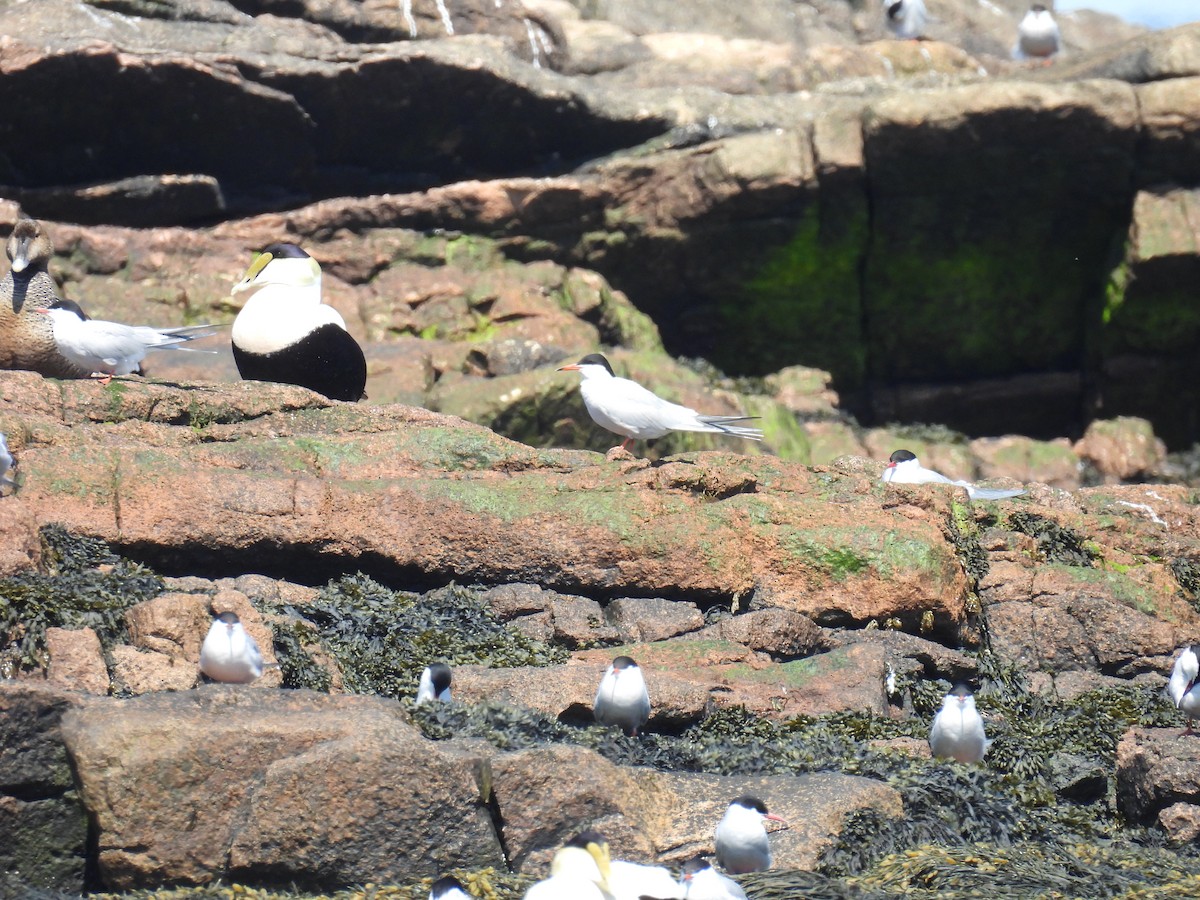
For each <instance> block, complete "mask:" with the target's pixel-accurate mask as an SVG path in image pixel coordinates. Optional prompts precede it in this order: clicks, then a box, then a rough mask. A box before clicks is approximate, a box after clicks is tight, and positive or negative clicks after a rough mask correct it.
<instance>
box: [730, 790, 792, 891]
mask: <svg viewBox="0 0 1200 900" xmlns="http://www.w3.org/2000/svg"><path fill="white" fill-rule="evenodd" d="M767 820H770V821H772V822H780V823H782V824H784V825H787V822H785V821H784V820H783V819H781V818H780V817H779V816H777V815H775V814H774V813H772V812H768V811H767V805H766V804H765V803H763V802H762V801H761V800H759V799H758V798H757V797H751V796H748V795H747V796H743V797H738V798H737V799H736V800H734V801H733V802H732V803H730V804H729V808H728V809H726V810H725V815H724V816H723V817H722V819H721V821H720V822H719V823H718V824H717V831H716V843H717V862H718V863H720V864H721V867H722V868H723V869H724V870H725V871H726V872H729V873H730V874H731V875H741V874H743V873H745V872H765V871H766V870H767V869H769V868H771V842H770V840H769V839H768V837H767V827H766V825H765V824H763V823H764V822H766V821H767Z"/></svg>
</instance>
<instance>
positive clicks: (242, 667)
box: [200, 612, 263, 684]
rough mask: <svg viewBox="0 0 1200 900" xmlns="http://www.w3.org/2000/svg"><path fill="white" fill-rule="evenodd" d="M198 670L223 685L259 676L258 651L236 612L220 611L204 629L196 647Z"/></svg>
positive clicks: (260, 655) (260, 666)
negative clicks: (198, 661)
mask: <svg viewBox="0 0 1200 900" xmlns="http://www.w3.org/2000/svg"><path fill="white" fill-rule="evenodd" d="M200 671H201V672H203V673H204V674H205V675H207V676H208V677H209V678H211V679H212V680H213V681H221V682H224V683H226V684H249V683H250V682H252V681H254V680H255V679H256V678H258V677H259V676H261V675H262V673H263V658H262V653H261V652H260V651H259V649H258V644H256V643H255V642H254V638H252V637H250V635H249V634H248V633H247V632H246V628H245V626H243V625H242V623H241V621H240V620H239V619H238V617H237V614H236V613H232V612H223V613H221V614H220V615H219V616H217V618H216V619H215V620H214V621H213V623H212V627H210V628H209V629H208V634H207V636H205V638H204V643H203V644H202V645H201V646H200Z"/></svg>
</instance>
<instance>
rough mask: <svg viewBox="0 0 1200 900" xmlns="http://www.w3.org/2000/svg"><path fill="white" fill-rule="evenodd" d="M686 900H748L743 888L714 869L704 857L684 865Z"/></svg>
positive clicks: (690, 860)
mask: <svg viewBox="0 0 1200 900" xmlns="http://www.w3.org/2000/svg"><path fill="white" fill-rule="evenodd" d="M683 889H684V895H683V896H684V900H746V892H745V891H743V890H742V886H741V885H740V884H738V883H737V882H736V881H734V880H733V879H732V878H729V877H727V876H725V875H722V874H721V873H720V872H718V871H717V870H716V869H714V868H713V867H712V865H711V864H710V863H709V861H708V860H707V859H705V858H704V857H703V856H693V857H692V858H691V859H689V860H688V861H687V862H685V863H684V864H683Z"/></svg>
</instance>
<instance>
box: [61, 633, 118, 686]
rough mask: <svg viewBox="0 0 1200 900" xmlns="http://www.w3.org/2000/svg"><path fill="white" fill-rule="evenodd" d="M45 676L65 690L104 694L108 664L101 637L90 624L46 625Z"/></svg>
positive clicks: (107, 684)
mask: <svg viewBox="0 0 1200 900" xmlns="http://www.w3.org/2000/svg"><path fill="white" fill-rule="evenodd" d="M46 652H47V653H48V654H49V656H50V660H49V663H48V664H47V666H46V680H47V681H48V682H50V683H51V684H54V685H57V686H58V687H62V688H65V689H67V690H74V691H83V692H85V693H89V694H107V693H108V688H109V681H108V667H107V666H106V665H105V663H104V651H103V649H102V648H101V646H100V638H98V637H97V636H96V632H95V631H93V630H92V629H91V628H78V629H67V628H47V629H46Z"/></svg>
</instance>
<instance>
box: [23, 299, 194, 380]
mask: <svg viewBox="0 0 1200 900" xmlns="http://www.w3.org/2000/svg"><path fill="white" fill-rule="evenodd" d="M37 312H39V313H43V314H44V315H47V316H49V317H50V321H51V323H52V324H53V326H54V342H55V344H57V345H58V352H59V353H61V354H62V355H63V356H64V357H66V358H67V359H69V360H70V361H71V362H72V363H74V364H75V365H77V366H79V368H81V369H84V370H86V371H87V372H90V373H91V374H92V376H93V377H96V378H100V379H101V380H102V381H103V382H104V383H105V384H107V383H108V381H109V380H110V379H111V378H112V377H113V376H114V375H128V374H130V373H131V372H136V371H137V370H138V367H139V366H140V365H141V362H142V360H143V359H145V358H146V354H147V353H149V352H150V351H151V350H193V351H195V350H196V348H193V347H181V346H180V344H184V343H186V342H188V341H192V340H195V339H196V338H202V337H208V336H210V335H212V334H214V333H215V332H213V331H205V330H204V329H206V328H209V327H210V326H208V325H185V326H183V327H180V328H151V327H150V326H148V325H122V324H121V323H119V322H106V321H104V320H103V319H90V318H88V317H87V315H86V314H85V313H84V311H83V310H82V309H80V308H79V304H78V303H76V302H75V301H73V300H57V301H55V302H54V303H53V304H52V305H51V306H49V307H46V308H43V309H39V310H37ZM197 352H201V353H212V352H215V351H211V350H200V351H197Z"/></svg>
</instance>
